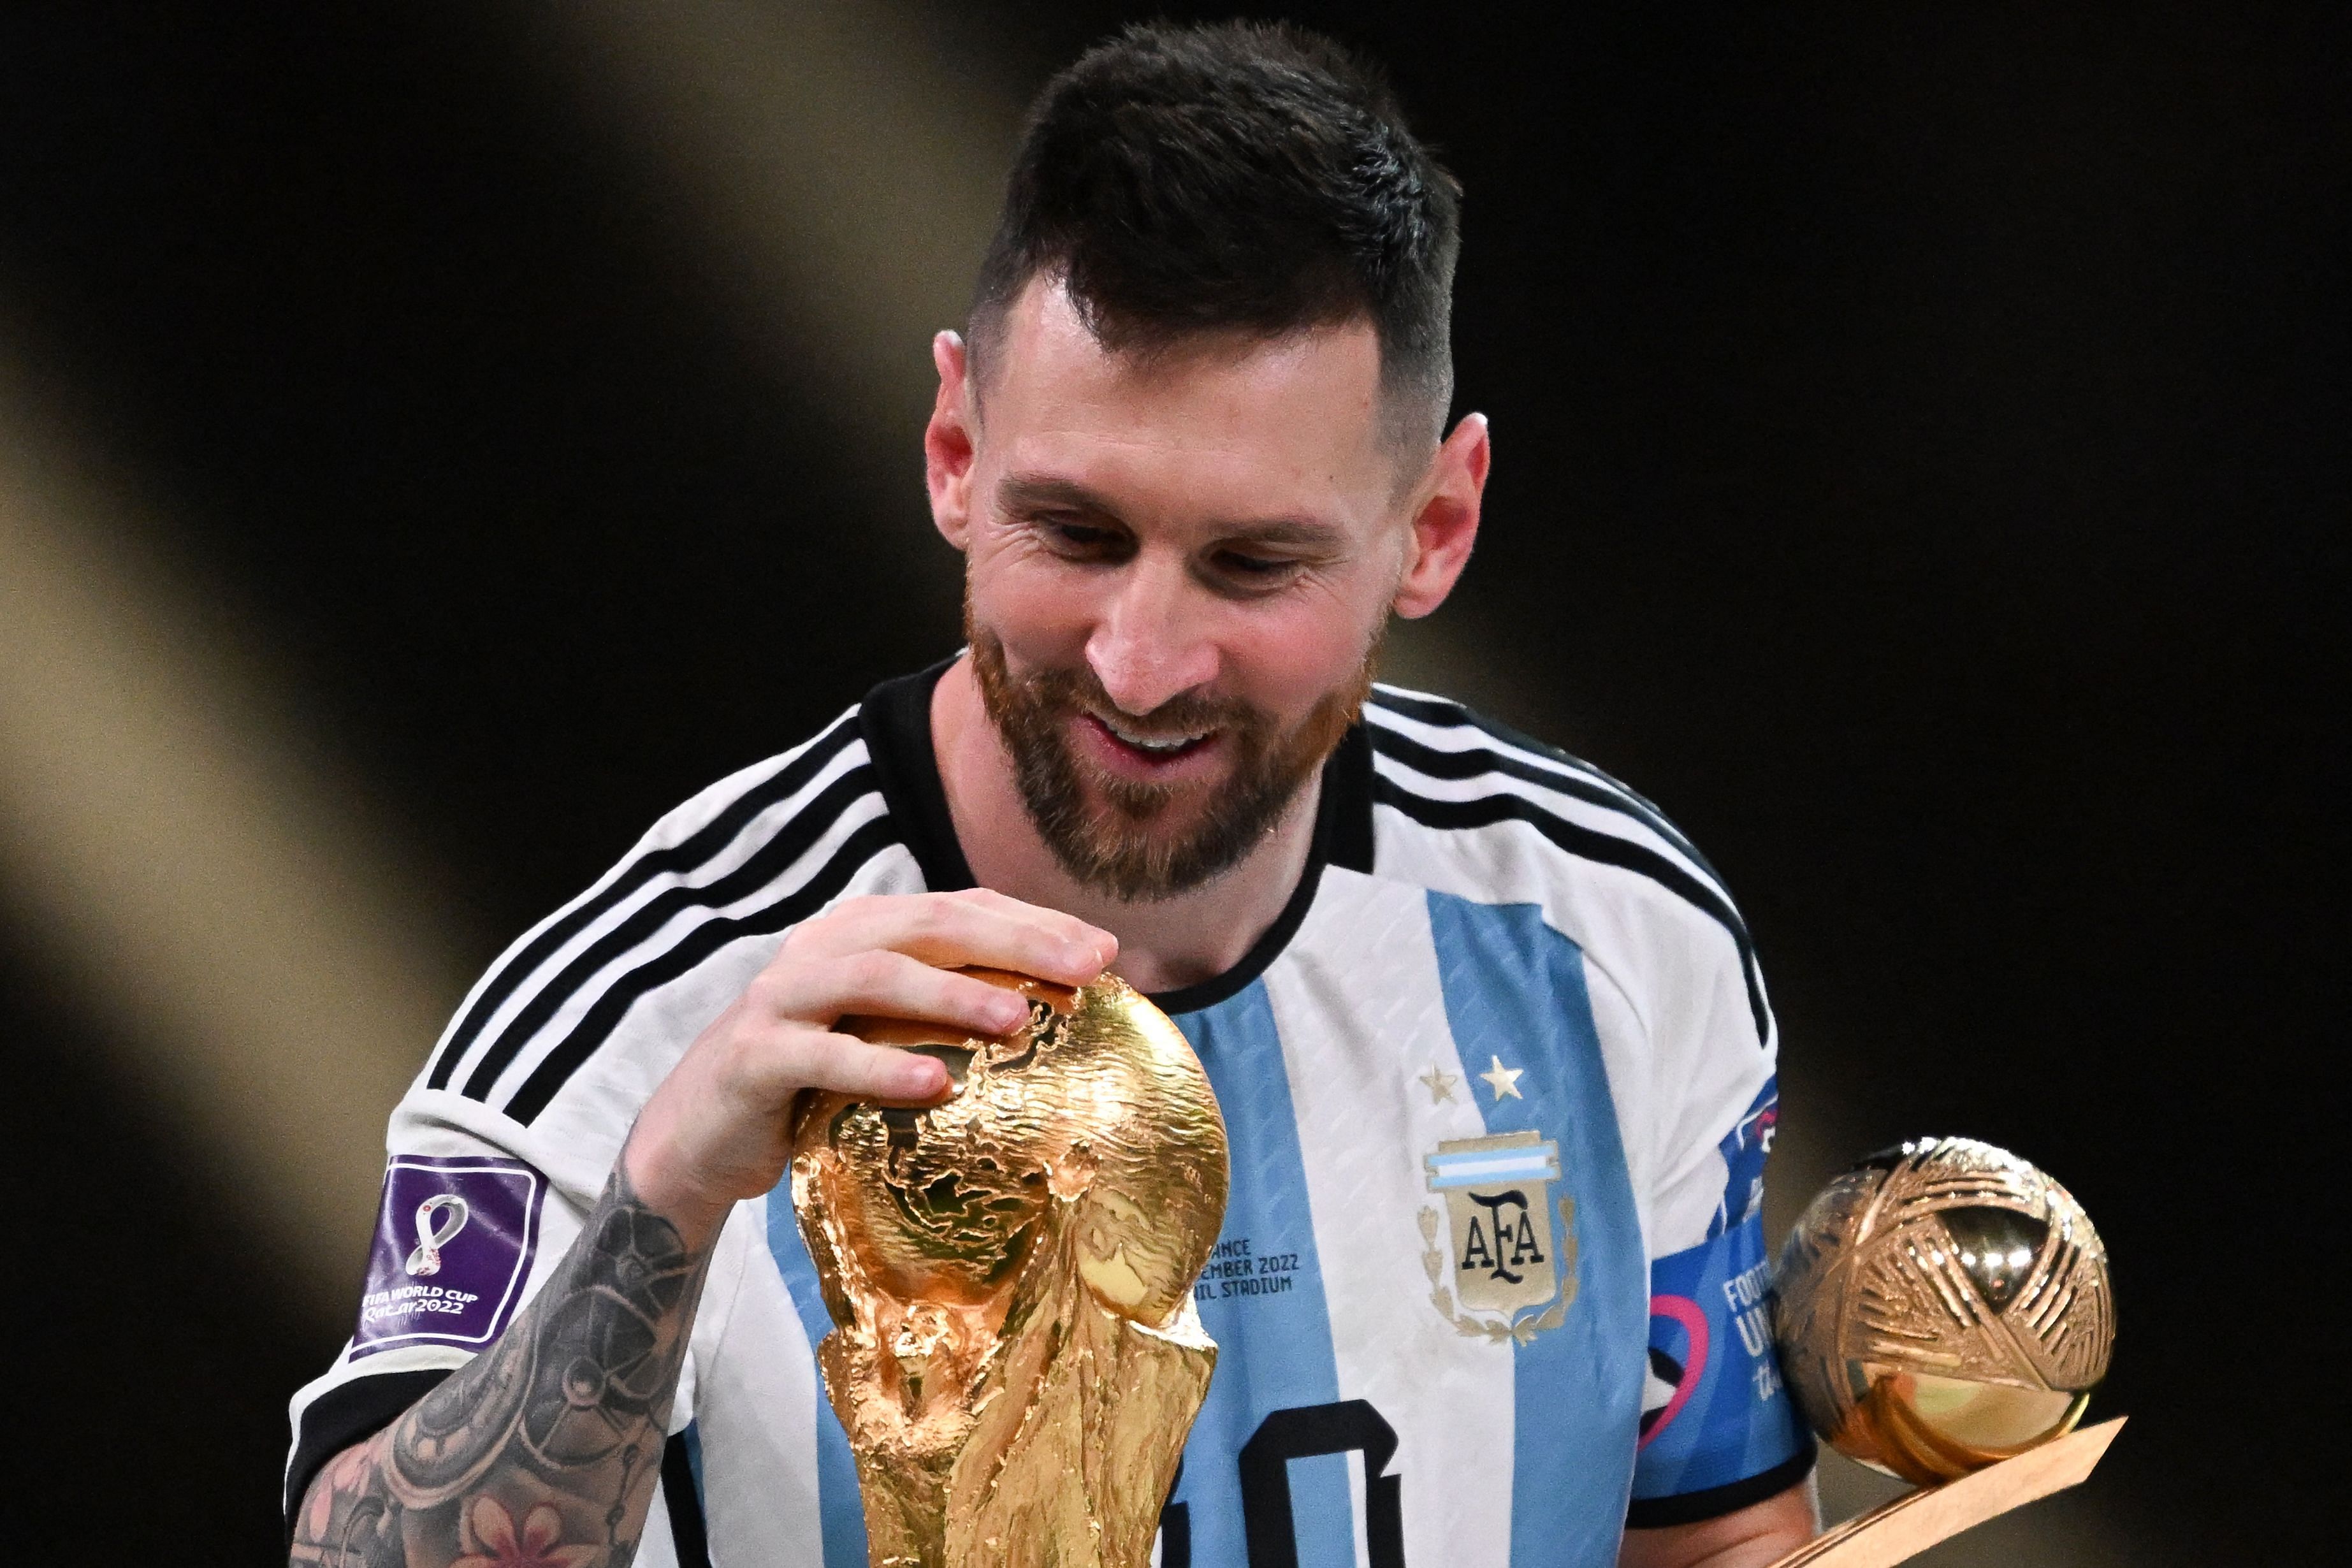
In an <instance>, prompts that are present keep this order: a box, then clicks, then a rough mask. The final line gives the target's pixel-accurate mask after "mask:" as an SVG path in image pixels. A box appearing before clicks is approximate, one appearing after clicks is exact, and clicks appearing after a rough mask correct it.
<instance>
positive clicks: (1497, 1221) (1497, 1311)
mask: <svg viewBox="0 0 2352 1568" xmlns="http://www.w3.org/2000/svg"><path fill="white" fill-rule="evenodd" d="M1422 1163H1423V1165H1424V1166H1425V1167H1426V1168H1427V1170H1428V1173H1429V1190H1430V1191H1431V1192H1432V1193H1436V1194H1443V1196H1444V1199H1445V1207H1444V1212H1443V1213H1442V1214H1441V1213H1440V1212H1439V1210H1438V1208H1437V1206H1436V1205H1429V1206H1427V1207H1425V1208H1423V1210H1422V1211H1421V1238H1422V1241H1423V1243H1424V1244H1425V1246H1426V1248H1427V1250H1425V1251H1424V1252H1423V1253H1422V1255H1421V1260H1422V1266H1423V1268H1426V1269H1427V1270H1428V1271H1429V1286H1430V1290H1429V1300H1430V1302H1431V1304H1432V1305H1433V1306H1434V1307H1436V1309H1437V1310H1438V1312H1439V1313H1440V1314H1441V1315H1442V1316H1443V1317H1444V1319H1445V1320H1446V1321H1448V1322H1450V1323H1452V1324H1453V1325H1454V1330H1455V1331H1457V1332H1459V1333H1463V1334H1466V1335H1470V1336H1473V1337H1484V1338H1486V1339H1488V1340H1492V1341H1495V1342H1498V1343H1499V1342H1503V1341H1506V1340H1517V1342H1519V1343H1521V1344H1526V1343H1527V1342H1528V1341H1530V1340H1532V1339H1534V1338H1535V1337H1536V1335H1538V1334H1539V1333H1541V1332H1543V1331H1545V1330H1546V1329H1556V1328H1558V1327H1559V1325H1560V1324H1561V1323H1562V1322H1564V1321H1567V1318H1568V1309H1569V1306H1570V1303H1572V1302H1573V1301H1574V1300H1576V1200H1575V1199H1574V1198H1573V1197H1563V1198H1561V1199H1560V1200H1559V1225H1558V1226H1556V1227H1555V1226H1554V1225H1553V1223H1552V1213H1553V1207H1552V1197H1551V1184H1553V1183H1554V1182H1556V1181H1558V1180H1559V1144H1557V1143H1554V1142H1550V1141H1549V1139H1547V1138H1545V1137H1544V1136H1543V1135H1542V1134H1541V1133H1539V1132H1502V1133H1497V1134H1496V1135H1495V1136H1493V1137H1489V1138H1456V1139H1452V1140H1449V1141H1447V1142H1442V1143H1440V1144H1438V1146H1437V1152H1435V1153H1433V1154H1430V1155H1428V1156H1426V1157H1424V1159H1423V1162H1422ZM1457 1303H1459V1304H1458V1306H1457Z"/></svg>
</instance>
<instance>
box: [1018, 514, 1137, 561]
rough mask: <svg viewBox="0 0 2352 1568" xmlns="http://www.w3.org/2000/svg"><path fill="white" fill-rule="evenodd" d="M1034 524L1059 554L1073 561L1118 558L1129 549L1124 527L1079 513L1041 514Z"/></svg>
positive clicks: (1033, 521) (1049, 545)
mask: <svg viewBox="0 0 2352 1568" xmlns="http://www.w3.org/2000/svg"><path fill="white" fill-rule="evenodd" d="M1032 526H1033V527H1034V528H1035V529H1036V531H1037V532H1038V533H1039V534H1040V535H1041V536H1042V537H1043V538H1044V540H1045V544H1046V547H1047V548H1048V549H1050V550H1052V551H1053V552H1055V554H1056V555H1060V556H1063V557H1065V558H1066V559H1067V560H1072V561H1115V560H1118V559H1119V558H1120V557H1121V556H1124V555H1125V554H1127V553H1128V551H1129V541H1128V537H1127V533H1126V531H1124V530H1122V529H1118V528H1112V527H1108V526H1106V525H1104V524H1102V523H1098V522H1088V521H1085V520H1083V519H1080V518H1075V517H1040V518H1035V519H1033V520H1032Z"/></svg>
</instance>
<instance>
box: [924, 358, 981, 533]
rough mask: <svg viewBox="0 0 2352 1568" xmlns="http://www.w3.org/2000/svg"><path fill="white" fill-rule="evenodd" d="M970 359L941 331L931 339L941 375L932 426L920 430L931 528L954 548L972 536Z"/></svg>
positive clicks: (973, 445)
mask: <svg viewBox="0 0 2352 1568" xmlns="http://www.w3.org/2000/svg"><path fill="white" fill-rule="evenodd" d="M931 363H932V364H933V365H935V366H937V367H938V369H939V373H940V392H939V396H938V397H937V398H935V399H934V400H933V401H932V404H931V422H930V423H929V425H927V426H924V427H923V480H924V483H925V485H926V486H927V487H928V488H929V490H930V492H931V525H932V526H933V527H935V528H937V529H938V530H939V531H940V537H941V538H942V539H945V540H946V541H947V542H949V543H950V544H952V545H954V546H955V547H956V548H957V549H958V550H961V549H963V548H964V546H965V544H966V542H968V541H969V540H970V538H971V460H972V455H973V452H974V450H975V449H976V442H975V430H974V426H975V425H976V424H977V421H976V420H975V419H974V417H973V413H972V407H971V383H970V381H969V379H968V377H967V375H966V374H965V373H966V369H967V366H968V365H969V363H970V361H969V357H968V356H967V354H966V353H965V352H964V346H963V339H961V338H960V337H958V336H957V335H956V334H955V333H953V332H941V333H940V334H939V335H938V336H937V337H934V338H933V339H932V340H931Z"/></svg>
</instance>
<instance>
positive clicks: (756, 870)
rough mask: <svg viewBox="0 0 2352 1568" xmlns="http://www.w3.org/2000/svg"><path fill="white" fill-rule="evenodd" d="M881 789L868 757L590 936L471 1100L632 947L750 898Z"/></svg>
mask: <svg viewBox="0 0 2352 1568" xmlns="http://www.w3.org/2000/svg"><path fill="white" fill-rule="evenodd" d="M873 793H874V772H873V769H872V768H871V767H869V766H867V765H866V763H859V764H858V765H857V766H856V767H853V768H849V769H846V770H845V771H844V772H843V773H842V775H841V776H840V777H839V778H837V779H835V780H834V781H833V782H832V783H831V784H827V785H825V786H824V789H822V790H819V791H818V792H817V793H816V795H814V796H813V797H812V798H811V799H810V800H809V802H808V804H807V805H804V806H803V807H802V808H801V809H800V810H799V811H797V812H795V813H793V816H792V817H791V819H790V820H789V821H787V822H785V823H783V824H782V826H780V827H779V828H778V829H777V830H776V833H775V836H774V837H772V838H770V839H769V840H768V841H767V842H766V843H764V844H762V845H761V846H760V847H759V848H758V849H757V850H755V851H753V852H752V854H751V856H750V857H749V858H746V859H745V860H744V862H743V863H742V864H741V865H740V866H738V867H736V868H734V869H733V870H731V871H730V872H728V873H727V874H726V875H725V876H723V877H719V878H717V879H714V880H712V881H710V882H709V883H705V884H701V885H695V884H692V883H679V884H678V885H677V886H675V887H670V888H666V889H663V890H662V891H660V892H658V893H656V894H655V895H654V896H653V897H652V898H650V899H647V900H646V901H645V903H644V904H643V905H641V906H639V907H638V908H637V909H635V910H632V911H631V912H630V914H629V917H628V919H626V920H625V921H622V922H621V923H620V924H618V925H616V926H614V928H613V929H612V930H611V931H606V932H605V933H604V935H603V936H600V937H598V938H597V939H596V940H595V941H594V942H590V943H589V944H588V945H587V946H586V947H585V948H583V949H582V950H581V952H579V953H578V954H577V955H576V956H574V957H573V958H572V962H571V963H567V964H565V965H564V966H563V967H562V970H560V971H558V972H557V973H554V974H552V975H551V976H549V977H548V979H547V980H545V981H544V982H543V983H542V984H541V985H540V987H539V989H538V991H537V992H535V993H534V994H532V996H531V998H530V1000H529V1001H528V1002H526V1003H524V1004H523V1005H522V1006H521V1007H520V1008H518V1009H517V1010H516V1012H515V1015H514V1016H513V1017H511V1018H509V1019H508V1020H507V1025H506V1027H504V1028H503V1029H501V1030H499V1035H498V1038H497V1039H495V1040H493V1041H492V1042H491V1043H490V1046H489V1048H488V1049H487V1050H485V1051H484V1052H483V1053H482V1057H481V1059H480V1060H479V1061H478V1062H477V1063H476V1064H475V1065H474V1070H473V1072H472V1073H471V1074H469V1075H468V1076H467V1079H466V1087H465V1089H464V1091H463V1092H464V1093H465V1096H466V1098H467V1099H468V1100H482V1101H484V1102H485V1103H487V1102H488V1100H489V1097H490V1089H491V1086H493V1085H494V1084H496V1083H497V1082H498V1081H499V1074H500V1073H503V1072H504V1071H506V1069H507V1068H509V1066H511V1065H512V1064H513V1062H514V1059H515V1058H516V1057H517V1056H519V1055H520V1054H521V1052H522V1049H523V1047H525V1046H527V1045H529V1044H530V1040H531V1038H532V1037H533V1036H535V1035H537V1034H538V1033H539V1031H540V1030H541V1029H543V1028H545V1027H546V1026H547V1023H548V1020H549V1019H551V1018H552V1017H554V1016H555V1014H556V1010H557V1009H558V1008H560V1007H562V1005H563V1004H564V1003H565V1002H567V1001H569V1000H570V999H571V998H572V995H573V994H575V993H576V992H578V991H579V990H580V988H581V987H582V986H583V985H586V984H589V982H591V981H592V980H593V979H594V978H595V977H596V976H597V975H598V974H601V973H604V971H605V970H606V969H607V968H609V967H611V966H612V965H613V964H614V963H616V962H618V961H619V960H621V959H622V958H625V957H626V956H627V955H628V954H629V953H630V952H632V951H633V950H635V948H637V947H639V946H642V945H643V944H644V943H646V942H650V941H652V940H653V938H654V937H655V936H656V934H657V933H658V932H659V931H661V929H662V928H663V927H664V926H666V925H667V924H668V923H669V922H670V921H672V920H673V919H675V918H676V917H677V915H678V914H680V913H681V912H683V911H685V910H691V909H723V908H725V907H726V906H727V905H729V904H731V903H736V902H738V901H740V900H743V899H748V898H750V897H751V896H752V895H754V894H756V893H757V892H759V890H760V889H762V888H764V887H766V886H768V884H770V883H771V882H773V881H775V880H776V879H778V878H780V877H782V876H783V875H784V874H785V873H786V872H788V871H790V870H791V869H792V868H793V866H794V865H795V864H797V863H798V862H799V861H800V860H801V858H803V857H804V856H806V855H807V854H808V853H809V852H810V851H811V850H812V849H814V847H816V844H817V841H818V840H819V839H821V838H823V837H824V836H825V834H827V833H828V832H830V831H832V829H833V826H834V824H835V823H836V822H838V821H840V820H841V816H842V814H843V813H844V812H845V811H847V810H848V809H849V808H850V807H851V806H852V805H856V803H857V802H858V801H859V800H860V799H862V798H864V797H865V796H866V795H871V794H873Z"/></svg>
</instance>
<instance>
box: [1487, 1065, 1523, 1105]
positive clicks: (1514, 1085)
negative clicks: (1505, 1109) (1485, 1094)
mask: <svg viewBox="0 0 2352 1568" xmlns="http://www.w3.org/2000/svg"><path fill="white" fill-rule="evenodd" d="M1486 1059H1487V1060H1489V1061H1491V1062H1493V1063H1494V1064H1495V1065H1494V1066H1493V1067H1491V1068H1488V1069H1487V1070H1486V1071H1485V1072H1482V1073H1480V1074H1479V1075H1478V1076H1479V1077H1480V1078H1482V1079H1486V1087H1487V1088H1488V1089H1493V1090H1494V1091H1495V1103H1496V1104H1497V1105H1500V1104H1502V1103H1503V1101H1504V1100H1505V1099H1506V1098H1508V1099H1511V1100H1519V1099H1523V1098H1525V1097H1524V1096H1522V1095H1521V1094H1520V1093H1519V1075H1520V1074H1521V1073H1523V1072H1525V1071H1527V1070H1528V1069H1527V1068H1507V1067H1505V1066H1504V1065H1503V1058H1500V1057H1496V1056H1490V1057H1488V1058H1486Z"/></svg>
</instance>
